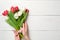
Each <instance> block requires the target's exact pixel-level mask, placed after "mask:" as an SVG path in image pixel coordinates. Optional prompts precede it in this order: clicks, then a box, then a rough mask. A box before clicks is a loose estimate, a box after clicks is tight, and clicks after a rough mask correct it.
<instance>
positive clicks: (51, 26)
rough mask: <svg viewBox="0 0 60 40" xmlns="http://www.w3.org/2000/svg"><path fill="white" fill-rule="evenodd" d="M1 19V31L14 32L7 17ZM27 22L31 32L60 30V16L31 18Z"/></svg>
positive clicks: (0, 17)
mask: <svg viewBox="0 0 60 40" xmlns="http://www.w3.org/2000/svg"><path fill="white" fill-rule="evenodd" d="M0 19H1V20H0V30H13V28H12V27H11V26H10V25H9V24H7V23H6V21H5V20H6V19H5V17H2V16H0ZM27 22H28V27H29V30H60V16H29V17H28V19H27Z"/></svg>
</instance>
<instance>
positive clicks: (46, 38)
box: [30, 31, 60, 40]
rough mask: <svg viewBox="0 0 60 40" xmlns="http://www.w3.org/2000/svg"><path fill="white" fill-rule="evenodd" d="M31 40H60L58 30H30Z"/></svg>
mask: <svg viewBox="0 0 60 40" xmlns="http://www.w3.org/2000/svg"><path fill="white" fill-rule="evenodd" d="M30 37H31V40H60V31H31V33H30Z"/></svg>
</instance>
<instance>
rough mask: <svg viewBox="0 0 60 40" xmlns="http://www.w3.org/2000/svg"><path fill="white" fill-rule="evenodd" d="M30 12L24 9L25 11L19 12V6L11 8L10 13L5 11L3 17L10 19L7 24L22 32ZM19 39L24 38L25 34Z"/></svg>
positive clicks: (20, 35)
mask: <svg viewBox="0 0 60 40" xmlns="http://www.w3.org/2000/svg"><path fill="white" fill-rule="evenodd" d="M28 13H29V10H28V9H24V10H19V8H18V6H16V7H13V6H12V7H11V8H10V11H8V10H5V11H4V12H3V13H2V15H3V16H7V17H8V19H6V22H7V23H8V24H9V25H11V27H13V28H14V29H15V30H16V31H18V30H20V28H21V27H22V25H23V23H24V22H25V20H26V19H27V16H28ZM19 37H20V38H22V37H23V34H22V33H20V34H19Z"/></svg>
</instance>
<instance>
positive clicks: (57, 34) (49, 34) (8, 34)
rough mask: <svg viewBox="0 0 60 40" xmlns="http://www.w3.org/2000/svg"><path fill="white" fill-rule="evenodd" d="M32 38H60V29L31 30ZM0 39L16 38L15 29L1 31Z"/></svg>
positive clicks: (35, 39)
mask: <svg viewBox="0 0 60 40" xmlns="http://www.w3.org/2000/svg"><path fill="white" fill-rule="evenodd" d="M29 32H30V39H31V40H60V31H29ZM0 40H14V33H13V31H0Z"/></svg>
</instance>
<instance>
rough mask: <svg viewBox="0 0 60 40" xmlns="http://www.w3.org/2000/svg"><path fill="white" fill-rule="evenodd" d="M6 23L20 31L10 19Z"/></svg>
mask: <svg viewBox="0 0 60 40" xmlns="http://www.w3.org/2000/svg"><path fill="white" fill-rule="evenodd" d="M6 22H7V23H8V24H9V25H11V26H12V27H13V28H15V29H16V30H18V29H19V28H18V27H17V26H16V25H15V24H14V23H13V22H12V21H11V20H10V19H8V20H6Z"/></svg>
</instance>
